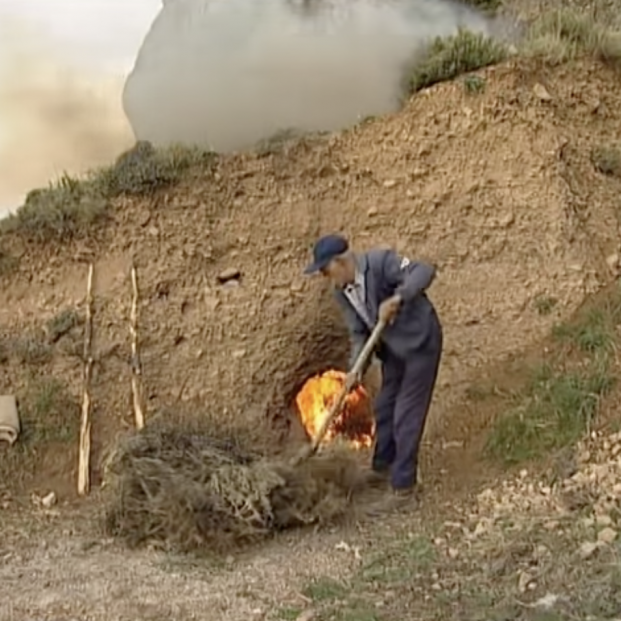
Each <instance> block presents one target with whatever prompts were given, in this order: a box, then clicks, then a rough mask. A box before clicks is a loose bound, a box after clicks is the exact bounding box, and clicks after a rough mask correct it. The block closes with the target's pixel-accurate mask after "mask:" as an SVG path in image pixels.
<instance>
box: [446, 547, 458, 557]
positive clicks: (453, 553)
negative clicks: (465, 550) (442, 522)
mask: <svg viewBox="0 0 621 621" xmlns="http://www.w3.org/2000/svg"><path fill="white" fill-rule="evenodd" d="M447 554H448V557H449V558H450V559H453V560H455V559H456V558H457V557H458V556H459V550H458V549H457V548H449V549H448V550H447Z"/></svg>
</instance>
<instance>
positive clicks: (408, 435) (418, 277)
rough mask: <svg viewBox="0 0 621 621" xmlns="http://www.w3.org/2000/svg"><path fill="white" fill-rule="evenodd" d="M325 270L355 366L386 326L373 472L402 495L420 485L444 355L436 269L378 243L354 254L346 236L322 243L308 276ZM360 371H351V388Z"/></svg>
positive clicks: (380, 349)
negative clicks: (434, 294) (434, 288)
mask: <svg viewBox="0 0 621 621" xmlns="http://www.w3.org/2000/svg"><path fill="white" fill-rule="evenodd" d="M316 272H320V273H321V274H322V275H323V276H324V277H326V278H328V279H329V280H330V281H331V283H332V284H333V286H334V293H335V296H336V299H337V301H338V302H339V304H340V306H341V308H342V310H343V313H344V317H345V321H346V322H347V325H348V328H349V333H350V336H351V341H352V353H351V365H350V368H351V366H352V365H353V363H354V361H355V359H356V358H357V356H358V354H359V352H360V351H361V349H362V348H363V347H364V344H365V342H366V340H367V338H368V337H369V335H370V333H371V331H372V330H373V327H374V325H375V324H376V323H377V322H378V321H379V320H380V319H383V320H384V321H386V322H387V326H386V328H385V329H384V332H383V334H382V336H381V340H380V345H379V347H378V348H377V351H376V355H377V357H378V358H379V359H380V361H381V363H382V387H381V390H380V392H379V394H378V396H377V400H376V402H375V417H376V436H377V437H376V444H375V450H374V454H373V462H372V473H371V477H370V478H372V479H375V480H380V479H387V478H390V481H391V484H392V489H393V491H394V492H395V494H396V495H398V496H400V497H406V498H407V497H408V496H409V495H410V493H411V492H413V491H414V489H415V485H416V478H417V467H418V450H419V446H420V441H421V438H422V435H423V430H424V427H425V421H426V419H427V412H428V410H429V405H430V403H431V397H432V395H433V390H434V387H435V383H436V377H437V373H438V367H439V364H440V358H441V355H442V327H441V325H440V321H439V319H438V315H437V314H436V311H435V309H434V307H433V305H432V304H431V302H430V301H429V299H428V298H427V294H426V291H427V289H428V288H429V286H430V285H431V283H432V282H433V280H434V277H435V268H434V267H433V266H431V265H428V264H426V263H422V262H415V261H410V260H408V259H406V258H404V257H400V256H399V255H398V254H397V253H396V252H395V251H393V250H388V249H375V250H371V251H369V252H366V253H363V254H355V253H353V252H352V251H351V250H350V249H349V244H348V242H347V240H346V239H345V238H344V237H342V236H340V235H328V236H326V237H322V238H321V239H319V240H318V241H317V243H316V244H315V247H314V249H313V262H312V264H311V265H309V266H308V267H307V268H306V269H305V273H306V274H312V273H316ZM360 380H361V377H352V376H351V372H350V374H349V375H348V384H349V385H350V386H353V385H354V384H355V383H357V382H359V381H360Z"/></svg>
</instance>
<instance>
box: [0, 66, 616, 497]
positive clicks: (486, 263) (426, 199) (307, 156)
mask: <svg viewBox="0 0 621 621" xmlns="http://www.w3.org/2000/svg"><path fill="white" fill-rule="evenodd" d="M479 75H480V76H481V77H482V78H484V79H485V81H486V88H485V90H484V92H481V93H479V94H471V93H469V92H468V89H467V88H466V87H465V85H464V82H462V81H456V82H453V83H445V84H440V85H438V86H435V87H433V88H431V89H429V90H427V91H424V92H422V93H421V94H419V95H418V96H416V97H414V98H413V99H412V100H411V102H410V103H409V104H408V105H407V106H406V107H405V108H404V109H403V110H402V111H401V112H399V113H398V114H395V115H393V116H390V117H387V118H382V119H378V120H373V119H371V120H367V121H366V122H364V123H361V124H360V125H359V126H357V127H356V128H354V129H352V130H349V131H344V132H341V133H339V134H335V135H332V136H330V137H328V138H325V139H324V138H317V139H310V138H309V139H302V140H298V141H294V142H291V143H286V144H284V145H279V146H277V147H274V148H273V149H272V150H271V151H269V152H263V153H258V154H245V155H236V156H226V157H218V158H216V159H214V160H213V162H212V163H211V164H210V165H209V166H206V167H205V168H204V169H203V170H201V171H198V173H197V174H198V177H196V176H195V177H194V178H192V179H189V180H188V181H187V182H186V183H182V184H180V185H179V186H177V187H175V188H174V189H170V190H167V191H163V192H160V193H158V194H157V195H155V196H154V197H153V198H150V199H145V200H140V201H134V200H130V199H126V198H124V199H119V200H118V201H117V202H116V203H115V205H114V209H113V213H112V218H111V219H110V221H109V222H108V223H107V225H106V226H104V227H101V228H98V229H97V230H93V231H92V234H91V236H90V237H89V238H85V239H82V240H79V241H72V242H71V243H67V244H64V245H63V246H61V247H58V246H53V245H51V244H43V245H42V244H39V243H35V242H31V241H27V240H25V239H24V238H22V237H20V236H19V235H17V234H15V235H12V236H10V237H6V238H5V239H3V248H2V250H3V252H4V253H5V255H6V256H7V257H11V259H18V264H17V265H16V266H15V267H14V268H12V269H10V270H8V269H7V270H4V271H3V272H2V275H1V276H0V290H1V291H2V304H1V305H0V335H2V338H3V341H4V342H5V361H6V362H5V363H2V364H0V394H3V393H16V394H17V395H18V397H20V398H21V399H22V400H27V399H28V391H30V390H32V386H33V382H39V383H40V382H48V383H49V382H50V381H51V380H54V379H56V380H58V381H59V382H62V383H63V386H64V385H65V384H67V385H66V391H67V395H68V396H67V399H69V400H70V401H71V403H72V405H71V407H76V403H78V402H79V398H80V377H81V375H80V374H81V361H80V352H81V330H79V329H77V328H73V330H70V329H69V328H71V326H72V325H73V324H70V325H69V324H68V329H67V330H60V329H59V331H58V334H57V335H56V336H58V339H56V337H54V338H51V337H50V330H52V327H53V326H58V325H59V317H62V316H64V317H69V316H70V312H69V311H71V310H72V309H73V310H78V311H80V312H82V309H83V302H84V294H85V287H86V274H87V261H88V260H90V259H91V258H93V259H94V260H95V275H96V284H95V296H96V324H95V351H96V356H97V364H96V366H95V379H94V387H93V399H94V403H95V406H96V412H95V423H94V442H95V449H96V451H97V454H98V456H100V457H101V455H102V449H104V448H105V447H106V446H109V445H110V444H111V443H112V442H113V440H114V438H115V437H116V434H118V433H121V432H123V430H125V429H127V428H128V427H129V426H131V424H132V413H131V400H130V384H129V360H130V349H129V330H128V323H127V321H128V317H129V306H130V301H131V287H130V281H129V268H130V265H131V262H132V260H134V261H135V262H136V265H137V267H138V270H139V278H140V286H141V290H142V296H143V302H142V305H141V309H140V312H141V335H142V348H143V364H144V377H145V381H146V385H147V391H148V408H149V411H148V415H149V416H153V415H154V414H155V413H156V412H158V411H161V410H170V411H174V412H175V415H176V416H186V415H187V416H190V415H193V416H196V415H198V417H199V418H200V417H201V416H203V413H205V414H204V415H205V416H207V414H208V415H209V417H214V418H217V419H219V420H224V419H230V420H232V421H234V422H239V421H242V422H244V424H245V425H246V426H248V427H253V428H256V429H259V430H261V431H262V432H265V433H264V434H263V435H264V437H267V438H270V437H272V438H276V437H277V435H280V434H281V433H282V432H283V431H286V429H287V427H288V423H289V422H290V421H292V420H294V418H295V413H294V412H293V410H292V407H291V404H292V400H293V398H294V396H295V393H296V391H297V390H298V389H299V387H300V386H301V384H302V383H303V382H304V380H305V379H306V378H307V377H308V376H309V375H311V374H313V373H315V372H318V371H320V370H323V369H324V368H328V367H334V366H336V367H342V366H343V365H344V363H345V359H346V358H345V357H346V355H347V349H348V348H347V340H346V335H345V333H344V328H343V326H342V325H341V323H340V321H339V318H338V314H337V311H336V309H335V308H334V307H333V305H332V303H331V302H330V299H329V296H328V294H327V292H326V291H325V290H324V289H323V285H322V283H320V282H319V281H318V280H315V279H306V278H304V277H303V276H302V274H301V271H302V268H303V266H304V264H305V262H306V261H307V260H308V256H309V250H310V246H311V244H312V243H313V241H314V240H315V238H316V237H317V236H318V235H320V234H323V233H327V232H331V231H342V232H344V233H345V234H347V235H348V236H349V237H350V239H351V240H352V242H353V244H354V245H355V246H356V247H357V248H360V249H365V248H368V247H371V246H373V245H377V244H389V245H393V246H396V247H397V248H398V249H399V250H400V251H401V252H403V253H404V254H407V255H408V256H410V257H423V258H427V259H429V260H431V261H433V262H434V263H436V264H437V265H438V267H439V277H438V279H437V281H436V284H434V287H433V291H432V293H431V295H432V298H433V300H434V301H435V303H436V304H437V306H438V309H439V312H440V314H441V317H442V320H443V322H444V325H445V334H446V340H445V342H446V353H445V357H444V360H443V365H442V370H441V378H440V388H439V390H438V393H437V398H436V401H435V404H434V412H433V413H432V417H431V420H432V421H433V422H432V423H431V428H430V429H429V432H428V440H429V442H430V443H431V444H432V445H433V447H434V448H433V449H432V450H427V454H426V456H425V457H426V459H428V460H432V461H433V462H434V464H435V465H434V468H441V467H445V464H443V463H442V456H441V451H440V450H439V449H440V448H441V443H442V442H443V441H444V442H447V441H450V440H454V439H459V440H465V441H466V442H467V441H468V440H469V438H470V437H472V438H474V439H476V437H477V435H478V434H479V432H480V429H479V427H480V425H479V423H478V421H477V420H476V419H471V418H469V416H470V414H469V413H468V412H466V411H465V410H464V408H463V398H464V391H465V390H466V389H467V388H468V386H469V385H470V383H471V382H472V381H473V379H474V378H476V377H478V376H480V375H481V374H482V373H487V372H489V370H490V368H495V367H496V366H498V364H499V363H500V362H501V361H502V360H504V359H506V358H508V357H510V356H512V355H516V354H517V353H519V352H520V351H523V350H524V349H526V348H528V347H529V346H531V345H532V344H533V343H536V342H537V341H539V340H540V339H541V338H542V337H543V335H544V334H545V333H546V332H547V331H548V330H549V329H550V327H551V325H552V323H553V322H556V321H558V320H559V313H562V314H563V316H565V315H566V314H567V315H568V314H570V313H572V312H573V310H574V309H575V308H576V307H577V306H578V305H579V304H580V303H581V301H582V300H583V299H584V297H585V295H586V294H588V293H590V292H593V291H595V290H597V289H598V288H600V287H601V286H602V285H603V284H605V283H606V282H608V281H610V280H611V278H612V276H613V273H612V271H611V269H610V265H609V263H610V261H607V259H609V258H610V257H611V255H614V253H615V252H617V251H618V246H619V221H618V217H619V212H618V211H617V212H615V210H614V205H615V200H616V201H617V202H618V196H619V192H620V190H621V183H620V182H619V180H618V179H614V178H613V177H607V176H605V175H603V174H601V173H599V172H598V171H597V170H596V169H595V167H594V166H593V163H592V161H591V152H592V150H593V149H594V148H596V147H598V146H599V145H601V144H603V143H605V142H606V141H607V140H608V139H609V138H610V137H611V136H612V135H617V136H619V135H621V106H620V105H619V104H620V102H621V95H620V91H619V88H618V82H617V81H616V78H615V77H614V76H612V75H611V74H610V73H609V70H607V69H605V68H604V67H603V66H601V65H599V64H594V63H591V62H587V61H585V62H581V63H573V64H571V65H566V66H563V67H561V68H560V69H558V70H556V71H554V72H552V71H550V70H548V69H544V68H541V67H540V66H538V65H535V64H531V63H528V62H526V61H517V60H516V61H514V62H512V63H510V64H505V65H501V66H498V67H495V68H491V69H489V70H487V71H482V72H479ZM227 270H228V271H239V273H240V274H241V276H240V278H239V279H233V280H232V281H229V282H228V284H220V283H219V280H218V277H219V276H222V275H223V273H224V272H226V271H227ZM544 299H548V300H552V299H554V300H558V305H557V306H556V307H555V310H554V311H553V312H551V313H549V314H542V313H539V312H538V311H537V308H538V303H539V302H538V301H541V300H544ZM556 309H559V310H556ZM63 313H64V315H63ZM46 326H47V331H48V332H47V333H48V336H47V341H45V339H44V337H41V336H38V332H37V330H41V329H43V328H45V327H46ZM64 332H67V333H66V334H64V335H62V336H61V334H62V333H64ZM42 338H43V341H41V342H40V343H39V341H37V339H39V340H41V339H42ZM25 339H29V340H28V342H27V343H26V341H25ZM44 342H45V343H47V344H46V345H45V347H47V349H45V354H44V355H43V354H42V355H40V356H38V355H36V354H37V352H39V353H41V352H42V351H43V349H44ZM25 343H26V344H25ZM9 344H12V346H9ZM37 347H39V349H37ZM15 362H17V363H18V364H15ZM76 419H77V416H76ZM281 423H283V424H281ZM274 424H276V429H275V430H272V428H273V426H274ZM72 433H73V432H72ZM58 441H59V442H60V441H61V439H59V440H58ZM72 446H73V445H72ZM436 449H438V450H436ZM74 451H75V449H73V448H72V449H67V450H64V451H62V452H56V453H50V454H44V455H40V456H39V458H40V460H41V462H40V463H42V464H44V465H45V467H43V466H42V468H41V469H40V470H39V471H38V474H37V475H36V476H35V478H34V479H31V478H29V479H28V485H29V486H32V485H34V486H35V487H38V488H45V489H49V488H50V487H51V486H53V488H54V489H56V490H57V493H59V494H61V495H62V494H63V493H66V494H69V493H70V490H71V489H72V488H73V486H74V483H73V469H74V464H75V452H74Z"/></svg>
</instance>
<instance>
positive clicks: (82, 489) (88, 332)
mask: <svg viewBox="0 0 621 621" xmlns="http://www.w3.org/2000/svg"><path fill="white" fill-rule="evenodd" d="M93 271H94V268H93V264H92V263H91V264H90V265H89V268H88V281H87V285H86V325H85V327H84V370H83V386H82V420H81V424H80V448H79V462H78V494H79V495H80V496H84V495H86V494H88V493H89V492H90V489H91V476H90V461H91V395H90V385H91V378H92V375H93V355H92V351H91V350H92V340H93Z"/></svg>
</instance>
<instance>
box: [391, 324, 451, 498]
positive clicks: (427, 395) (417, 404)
mask: <svg viewBox="0 0 621 621" xmlns="http://www.w3.org/2000/svg"><path fill="white" fill-rule="evenodd" d="M441 356H442V340H441V336H440V339H439V342H438V343H437V347H433V349H432V350H431V351H427V352H421V354H419V355H418V356H417V357H415V358H413V359H412V360H408V361H407V362H406V364H405V372H404V377H403V382H402V384H401V389H400V390H399V393H398V395H397V401H396V404H395V414H394V416H395V418H394V438H395V448H396V451H395V459H394V462H393V465H392V471H391V478H392V486H393V488H394V489H395V490H407V489H410V488H413V487H414V486H415V485H416V475H417V468H418V449H419V446H420V442H421V439H422V436H423V431H424V429H425V422H426V420H427V412H428V410H429V406H430V404H431V397H432V396H433V390H434V387H435V383H436V378H437V375H438V368H439V366H440V358H441Z"/></svg>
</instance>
